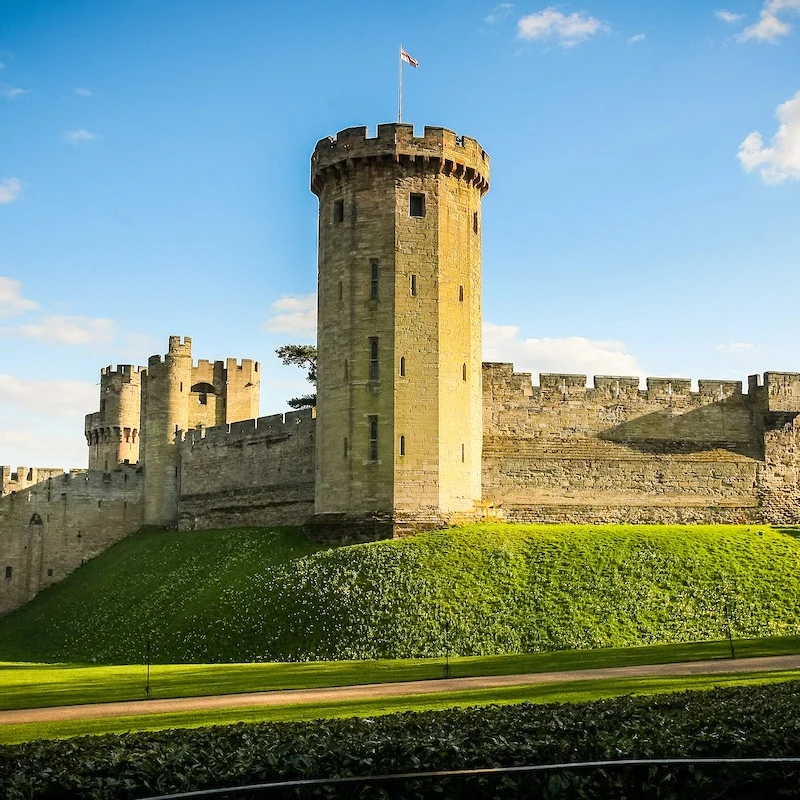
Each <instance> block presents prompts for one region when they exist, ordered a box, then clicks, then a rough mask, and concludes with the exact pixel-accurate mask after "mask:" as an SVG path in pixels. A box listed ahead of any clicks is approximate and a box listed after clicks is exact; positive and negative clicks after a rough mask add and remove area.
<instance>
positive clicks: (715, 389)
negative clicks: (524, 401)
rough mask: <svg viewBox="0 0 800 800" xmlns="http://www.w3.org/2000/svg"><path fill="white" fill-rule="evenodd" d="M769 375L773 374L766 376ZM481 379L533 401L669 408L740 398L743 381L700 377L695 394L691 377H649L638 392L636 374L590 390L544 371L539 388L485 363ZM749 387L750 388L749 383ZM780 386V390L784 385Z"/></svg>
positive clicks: (504, 367) (607, 379)
mask: <svg viewBox="0 0 800 800" xmlns="http://www.w3.org/2000/svg"><path fill="white" fill-rule="evenodd" d="M770 374H772V373H767V375H770ZM787 374H791V373H787ZM781 375H783V373H781ZM756 377H757V376H756ZM796 377H797V381H798V382H797V390H796V394H795V395H794V397H795V400H796V402H798V403H800V375H797V376H796ZM765 379H766V376H765ZM483 380H484V391H486V390H487V389H490V388H498V389H500V388H502V389H504V390H505V391H506V392H512V393H513V392H516V393H519V394H522V395H524V396H525V397H530V398H531V399H532V400H536V399H542V398H546V399H553V398H558V397H560V398H561V399H562V400H580V399H582V398H584V399H596V400H600V399H602V398H604V397H606V398H609V399H619V400H635V399H642V400H647V401H649V402H663V403H665V404H667V405H669V404H671V403H673V402H678V401H685V402H689V403H691V402H693V401H701V402H704V403H705V402H709V401H713V400H722V399H724V398H726V397H733V396H739V395H742V381H731V380H724V379H714V378H700V379H699V380H698V381H697V386H698V391H696V392H693V391H692V381H691V379H690V378H655V377H648V378H645V386H646V387H647V388H645V389H640V388H639V387H640V384H641V378H639V377H638V376H635V375H595V376H594V378H593V384H592V387H589V386H588V385H587V376H586V375H575V374H568V373H564V374H561V373H552V372H543V373H540V374H539V385H538V386H536V385H534V384H533V379H532V375H531V373H530V372H515V371H514V365H513V364H507V363H502V362H484V364H483ZM750 386H751V388H752V382H751V384H750ZM780 386H781V388H783V384H780ZM788 388H789V394H788V395H786V396H788V397H793V395H792V394H791V386H789V387H788Z"/></svg>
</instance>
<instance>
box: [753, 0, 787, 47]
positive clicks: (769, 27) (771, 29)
mask: <svg viewBox="0 0 800 800" xmlns="http://www.w3.org/2000/svg"><path fill="white" fill-rule="evenodd" d="M791 11H800V0H766V2H765V3H764V7H763V8H762V9H761V13H760V14H759V17H758V22H755V23H753V24H752V25H750V26H749V27H747V28H745V29H744V30H743V31H742V32H741V33H740V34H739V36H738V37H737V38H738V39H739V41H740V42H747V41H749V40H751V39H756V40H758V41H761V42H769V43H770V44H775V43H776V42H777V41H778V39H780V38H781V37H782V36H788V35H789V34H790V33H791V32H792V26H791V25H790V24H789V23H788V22H786V21H784V20H782V19H780V18H779V15H780V14H784V13H785V12H791Z"/></svg>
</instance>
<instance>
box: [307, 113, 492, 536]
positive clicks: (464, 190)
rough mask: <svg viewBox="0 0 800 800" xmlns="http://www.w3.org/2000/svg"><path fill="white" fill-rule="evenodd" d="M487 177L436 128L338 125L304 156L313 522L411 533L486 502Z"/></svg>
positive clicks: (461, 145) (471, 152)
mask: <svg viewBox="0 0 800 800" xmlns="http://www.w3.org/2000/svg"><path fill="white" fill-rule="evenodd" d="M488 180H489V157H488V156H487V155H486V153H485V152H484V150H483V148H481V146H480V144H478V142H476V141H475V140H474V139H469V138H468V137H465V136H457V135H456V134H455V133H453V132H452V131H449V130H446V129H444V128H432V127H426V128H425V132H424V136H421V137H416V136H414V133H413V127H412V126H411V125H402V124H390V125H379V126H378V135H377V137H376V138H368V137H367V131H366V128H348V129H347V130H344V131H341V132H340V133H338V134H337V135H336V137H335V138H334V137H329V138H327V139H323V140H321V141H320V142H318V144H317V146H316V149H315V150H314V154H313V156H312V159H311V188H312V191H313V192H314V193H315V194H316V195H317V197H318V198H319V287H318V288H319V294H318V296H319V317H318V329H317V331H318V335H317V348H318V371H319V382H318V387H317V398H318V400H317V440H316V441H317V454H316V469H317V476H316V513H317V522H318V524H321V525H322V524H325V515H329V514H342V513H349V514H354V515H356V516H358V515H362V516H364V515H367V516H369V515H374V514H378V515H382V516H385V517H387V518H388V519H389V520H390V522H393V521H396V520H401V519H404V520H407V521H410V527H412V528H413V527H414V520H418V521H421V520H423V519H427V520H431V519H438V520H441V519H442V518H443V517H447V516H448V515H451V514H454V513H463V512H469V511H471V510H472V509H474V508H475V506H476V503H478V501H479V500H480V498H481V467H480V465H481V441H482V425H481V198H482V197H483V195H484V194H485V192H486V191H487V190H488V188H489V183H488ZM394 530H395V528H394V526H393V527H392V530H391V532H394Z"/></svg>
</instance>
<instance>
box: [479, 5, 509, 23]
mask: <svg viewBox="0 0 800 800" xmlns="http://www.w3.org/2000/svg"><path fill="white" fill-rule="evenodd" d="M513 8H514V4H513V3H499V4H498V5H496V6H495V7H494V8H493V9H492V11H491V13H490V14H487V15H486V16H485V17H484V18H483V21H484V22H488V23H489V24H490V25H494V23H495V22H499V21H500V20H501V19H505V18H506V17H507V16H508V15H509V14H510V13H511V9H513Z"/></svg>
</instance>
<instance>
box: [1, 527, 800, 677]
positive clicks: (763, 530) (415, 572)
mask: <svg viewBox="0 0 800 800" xmlns="http://www.w3.org/2000/svg"><path fill="white" fill-rule="evenodd" d="M729 623H730V629H731V632H732V634H733V636H735V637H757V636H768V635H783V634H790V633H796V632H798V631H799V630H800V541H798V540H797V539H795V538H794V537H793V536H792V535H789V534H788V533H786V532H782V531H778V530H774V529H771V528H768V527H765V526H750V527H739V526H574V525H569V526H568V525H563V526H527V525H472V526H468V527H464V528H460V529H452V530H448V531H438V532H433V533H427V534H422V535H419V536H416V537H414V538H412V539H406V540H402V541H386V542H376V543H373V544H366V545H354V546H350V547H341V548H330V549H326V548H321V547H320V546H319V545H314V544H312V543H310V542H308V541H307V540H306V539H304V538H303V536H302V535H301V534H300V533H299V532H298V531H296V530H293V529H269V530H267V529H238V530H224V531H203V532H194V533H170V532H148V533H141V534H137V535H135V536H132V537H130V538H128V539H126V540H124V541H123V542H121V543H120V544H118V545H116V546H115V547H113V548H112V549H111V550H109V551H108V552H106V553H105V554H103V555H102V556H100V557H99V558H97V559H95V560H93V561H91V562H89V563H88V564H86V565H85V566H84V567H82V568H81V569H79V570H78V571H76V572H75V573H74V574H73V575H72V576H70V577H69V578H68V579H67V580H66V581H64V582H63V583H61V584H59V585H57V586H54V587H52V588H50V589H48V590H47V591H46V592H43V593H42V594H41V595H40V596H39V597H38V598H37V599H36V600H34V601H33V602H32V603H30V604H28V605H27V606H25V607H24V608H22V609H20V610H19V611H17V612H15V613H14V614H11V615H9V616H8V617H6V618H4V619H2V620H0V660H37V661H52V660H62V661H73V662H75V661H78V662H99V663H135V662H141V661H142V660H143V659H144V648H145V641H146V640H147V638H148V636H149V637H150V639H151V643H152V657H153V660H154V661H157V662H159V661H160V662H174V663H197V662H224V661H228V662H230V661H259V660H285V661H294V660H311V659H354V658H355V659H359V658H410V657H426V656H440V655H442V654H443V653H444V652H445V650H446V649H448V650H449V651H450V653H451V654H456V653H458V654H461V655H479V654H491V653H515V652H535V651H544V650H558V649H567V648H599V647H611V646H630V645H638V644H649V643H657V642H680V641H693V640H703V639H720V638H724V637H725V636H726V635H727V634H728V624H729Z"/></svg>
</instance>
